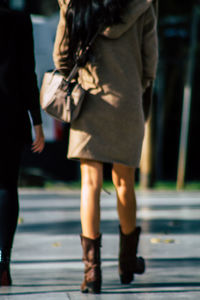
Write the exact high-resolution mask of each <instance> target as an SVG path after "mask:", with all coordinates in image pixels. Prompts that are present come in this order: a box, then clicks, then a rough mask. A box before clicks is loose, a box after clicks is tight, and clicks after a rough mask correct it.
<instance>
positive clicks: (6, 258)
mask: <svg viewBox="0 0 200 300" xmlns="http://www.w3.org/2000/svg"><path fill="white" fill-rule="evenodd" d="M10 285H12V280H11V276H10V250H5V249H0V286H10Z"/></svg>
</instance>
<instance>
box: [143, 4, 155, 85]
mask: <svg viewBox="0 0 200 300" xmlns="http://www.w3.org/2000/svg"><path fill="white" fill-rule="evenodd" d="M142 60H143V87H144V89H145V87H147V86H148V85H149V82H150V81H153V80H154V79H155V77H156V70H157V62H158V38H157V18H156V16H155V11H154V8H153V6H151V7H150V8H149V9H148V10H147V12H146V13H145V21H144V28H143V41H142Z"/></svg>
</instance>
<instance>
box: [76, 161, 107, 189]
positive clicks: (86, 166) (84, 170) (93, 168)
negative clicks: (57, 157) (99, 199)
mask: <svg viewBox="0 0 200 300" xmlns="http://www.w3.org/2000/svg"><path fill="white" fill-rule="evenodd" d="M81 185H82V187H85V188H89V189H92V190H95V191H99V190H101V188H102V185H103V170H102V165H101V164H100V163H95V162H86V163H82V164H81Z"/></svg>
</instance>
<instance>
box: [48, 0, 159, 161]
mask: <svg viewBox="0 0 200 300" xmlns="http://www.w3.org/2000/svg"><path fill="white" fill-rule="evenodd" d="M68 2H69V0H59V4H60V22H59V24H58V28H57V35H56V41H55V47H54V54H53V56H54V62H55V66H56V68H57V69H58V70H60V71H61V72H62V73H63V74H65V75H66V76H67V75H68V74H69V72H70V69H71V68H72V65H71V63H70V62H69V61H67V60H66V57H67V51H68V37H67V29H66V19H65V13H66V10H67V6H68ZM122 19H123V23H120V24H117V25H114V26H112V27H108V28H106V29H105V30H104V32H102V33H101V34H99V35H98V37H97V39H96V41H95V43H94V45H93V53H94V56H95V62H93V63H87V65H86V66H85V67H84V68H82V69H81V70H79V82H80V83H81V85H82V87H83V88H84V89H85V90H87V91H88V93H87V96H86V98H85V100H84V104H83V107H82V111H81V114H80V116H79V118H78V119H77V120H75V121H74V122H73V123H72V124H71V129H70V139H69V149H68V158H70V159H80V158H84V159H91V160H96V161H100V162H108V163H120V164H124V165H126V166H133V167H138V166H139V163H140V156H141V149H142V142H143V137H144V123H145V121H144V112H143V107H142V94H143V91H144V89H145V87H146V86H147V85H148V83H149V82H150V81H153V80H154V79H155V76H156V66H157V58H158V50H157V48H158V46H157V30H156V16H155V11H154V8H153V5H152V0H132V1H131V2H130V4H129V6H128V7H127V9H126V12H125V13H124V15H123V16H122ZM63 37H64V38H63Z"/></svg>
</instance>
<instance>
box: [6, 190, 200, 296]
mask: <svg viewBox="0 0 200 300" xmlns="http://www.w3.org/2000/svg"><path fill="white" fill-rule="evenodd" d="M137 196H138V224H139V225H141V226H142V229H143V234H142V236H141V242H140V247H139V255H143V256H144V257H145V258H146V264H147V270H146V273H145V274H144V275H143V276H137V277H136V278H135V281H134V283H133V284H131V285H120V283H119V277H118V269H117V268H118V267H117V264H118V262H117V256H118V221H117V213H116V203H115V202H116V200H115V194H114V193H112V195H111V196H109V195H106V194H105V193H104V192H102V202H101V206H102V215H101V219H102V222H101V232H102V233H103V241H102V244H103V247H102V270H103V289H102V294H101V295H86V294H81V293H80V284H81V281H82V278H83V264H82V261H81V257H82V250H81V247H80V238H79V233H80V232H81V228H80V221H79V197H80V195H79V191H77V192H74V191H61V192H58V191H44V190H36V189H35V190H34V189H33V190H26V189H21V190H20V206H21V213H20V222H21V224H20V225H19V226H18V231H17V235H16V238H15V244H14V249H13V256H12V265H11V270H12V278H13V284H14V285H13V286H12V287H11V288H0V300H36V299H37V300H38V299H39V300H40V299H41V300H47V299H48V300H69V299H70V300H80V299H81V300H85V299H89V300H93V299H99V300H111V299H114V300H122V299H123V300H129V299H134V300H139V299H141V300H147V299H148V300H149V299H150V300H151V299H152V300H157V299H166V300H168V299H170V300H171V299H195V300H197V299H200V237H199V236H200V192H191V193H188V192H186V193H176V192H145V193H142V192H138V193H137Z"/></svg>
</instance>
